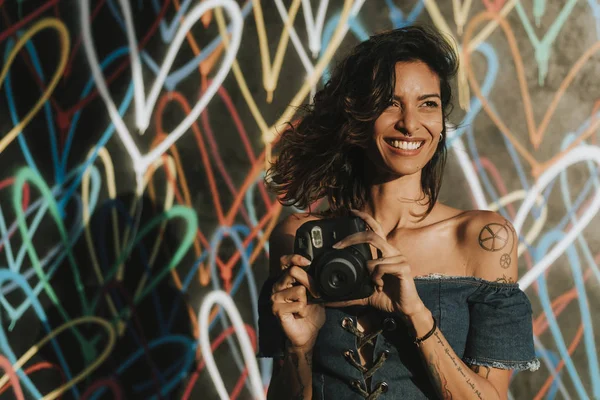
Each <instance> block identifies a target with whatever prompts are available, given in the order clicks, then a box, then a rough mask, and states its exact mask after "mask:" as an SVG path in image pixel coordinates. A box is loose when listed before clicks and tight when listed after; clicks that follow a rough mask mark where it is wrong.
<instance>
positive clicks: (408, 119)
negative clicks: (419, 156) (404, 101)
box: [396, 107, 419, 136]
mask: <svg viewBox="0 0 600 400" xmlns="http://www.w3.org/2000/svg"><path fill="white" fill-rule="evenodd" d="M396 129H397V130H398V131H399V132H401V133H402V134H403V135H405V136H412V135H414V134H415V132H416V131H417V130H418V129H419V120H418V119H417V116H416V115H415V112H414V111H412V110H410V109H409V108H408V107H407V108H405V109H403V110H402V111H401V112H400V114H399V115H398V120H397V121H396Z"/></svg>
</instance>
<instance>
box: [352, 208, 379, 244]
mask: <svg viewBox="0 0 600 400" xmlns="http://www.w3.org/2000/svg"><path fill="white" fill-rule="evenodd" d="M350 211H352V213H353V214H354V215H356V216H357V217H360V218H362V219H363V220H364V221H365V222H366V223H367V225H369V227H370V228H371V230H372V231H373V232H375V233H376V234H378V235H379V236H381V237H384V236H385V232H384V231H383V228H382V227H381V224H380V223H379V222H378V221H377V220H376V219H375V218H373V217H372V216H370V215H369V214H367V213H366V212H362V211H358V210H354V209H352V210H350Z"/></svg>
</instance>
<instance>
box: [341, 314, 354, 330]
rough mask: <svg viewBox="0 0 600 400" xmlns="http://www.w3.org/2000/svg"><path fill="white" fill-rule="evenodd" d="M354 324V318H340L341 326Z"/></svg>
mask: <svg viewBox="0 0 600 400" xmlns="http://www.w3.org/2000/svg"><path fill="white" fill-rule="evenodd" d="M353 325H354V320H353V319H352V318H350V317H344V319H342V327H343V328H349V327H350V326H353Z"/></svg>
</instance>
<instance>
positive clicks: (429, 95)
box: [392, 93, 442, 101]
mask: <svg viewBox="0 0 600 400" xmlns="http://www.w3.org/2000/svg"><path fill="white" fill-rule="evenodd" d="M431 97H437V98H438V99H440V100H441V99H442V98H441V97H440V95H439V94H437V93H428V94H422V95H420V96H419V97H418V98H417V100H419V101H421V100H425V99H429V98H431ZM392 99H393V100H398V101H400V100H402V96H399V95H397V94H395V95H394V96H393V97H392Z"/></svg>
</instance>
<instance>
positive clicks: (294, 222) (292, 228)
mask: <svg viewBox="0 0 600 400" xmlns="http://www.w3.org/2000/svg"><path fill="white" fill-rule="evenodd" d="M315 219H321V217H320V216H318V215H315V214H307V213H294V214H290V215H288V216H287V217H285V218H284V219H282V220H281V221H279V222H278V223H277V225H275V228H273V232H272V233H271V238H272V239H276V236H277V235H290V234H291V235H295V234H296V230H297V229H298V228H299V227H300V225H302V224H303V223H305V222H308V221H313V220H315ZM274 236H275V237H274Z"/></svg>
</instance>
